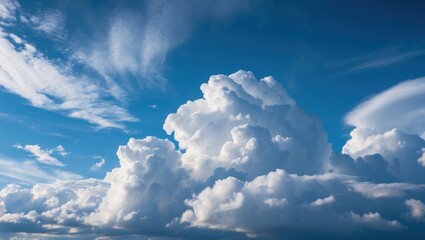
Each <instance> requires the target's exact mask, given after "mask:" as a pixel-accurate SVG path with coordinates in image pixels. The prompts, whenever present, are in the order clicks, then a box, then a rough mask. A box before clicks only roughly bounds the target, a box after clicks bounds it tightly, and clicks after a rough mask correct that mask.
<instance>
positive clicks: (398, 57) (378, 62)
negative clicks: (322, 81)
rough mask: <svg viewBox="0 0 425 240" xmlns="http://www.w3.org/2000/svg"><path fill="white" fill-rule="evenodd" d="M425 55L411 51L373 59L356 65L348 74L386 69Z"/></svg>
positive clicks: (422, 51)
mask: <svg viewBox="0 0 425 240" xmlns="http://www.w3.org/2000/svg"><path fill="white" fill-rule="evenodd" d="M423 55H425V50H418V51H411V52H405V53H398V54H395V55H390V56H383V57H378V58H376V59H371V60H369V61H366V62H364V63H361V64H359V65H356V66H354V67H352V68H350V69H349V70H347V71H346V73H351V72H356V71H360V70H368V69H374V68H381V67H385V66H388V65H391V64H395V63H398V62H401V61H404V60H407V59H409V58H414V57H418V56H423Z"/></svg>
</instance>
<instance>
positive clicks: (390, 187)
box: [348, 182, 425, 198]
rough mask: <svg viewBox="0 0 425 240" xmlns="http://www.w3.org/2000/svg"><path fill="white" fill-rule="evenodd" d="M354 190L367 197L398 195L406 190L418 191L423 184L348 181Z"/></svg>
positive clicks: (403, 193) (401, 194)
mask: <svg viewBox="0 0 425 240" xmlns="http://www.w3.org/2000/svg"><path fill="white" fill-rule="evenodd" d="M348 185H349V186H350V187H352V188H353V190H354V191H356V192H359V193H361V194H362V195H364V196H365V197H368V198H383V197H400V196H403V195H405V192H406V191H419V190H421V189H423V188H424V187H425V185H416V184H408V183H379V184H375V183H370V182H350V183H349V184H348Z"/></svg>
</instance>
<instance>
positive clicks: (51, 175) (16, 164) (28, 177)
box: [0, 159, 81, 184]
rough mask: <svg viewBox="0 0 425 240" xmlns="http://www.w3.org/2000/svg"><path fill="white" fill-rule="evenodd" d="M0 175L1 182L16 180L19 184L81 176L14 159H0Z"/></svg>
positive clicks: (78, 177)
mask: <svg viewBox="0 0 425 240" xmlns="http://www.w3.org/2000/svg"><path fill="white" fill-rule="evenodd" d="M0 169H2V171H0V176H1V181H2V182H18V183H21V184H35V183H43V182H53V181H55V180H58V179H62V180H70V179H80V178H81V176H79V175H77V174H74V173H70V172H66V171H62V170H58V169H50V168H45V167H40V166H38V165H36V164H35V163H33V162H30V161H24V162H22V161H15V160H8V159H0Z"/></svg>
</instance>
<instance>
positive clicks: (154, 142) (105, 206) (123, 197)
mask: <svg viewBox="0 0 425 240" xmlns="http://www.w3.org/2000/svg"><path fill="white" fill-rule="evenodd" d="M117 155H118V157H119V159H120V167H119V168H115V169H113V170H112V171H111V172H109V173H108V174H107V176H106V178H105V181H106V182H107V183H109V184H110V186H111V187H110V188H109V189H108V191H107V192H106V195H105V197H104V198H103V200H102V202H101V203H100V205H99V207H98V209H97V210H96V211H95V212H93V213H91V214H90V215H88V216H87V218H86V219H85V220H84V221H85V223H87V224H90V225H95V226H105V225H106V226H112V227H118V228H125V227H126V228H132V227H135V226H138V227H139V228H142V229H143V231H145V232H148V231H152V232H154V231H158V229H162V228H164V227H165V225H166V224H167V223H168V222H171V221H172V220H173V218H174V217H176V216H177V214H178V213H179V211H182V208H183V199H184V197H186V196H189V195H188V192H185V191H184V185H185V184H186V183H185V180H186V176H187V175H186V172H185V171H184V170H183V169H182V168H181V167H180V164H181V163H180V153H179V152H178V151H176V150H175V149H174V144H173V143H172V142H170V141H168V140H162V139H157V138H154V137H147V138H145V139H142V140H136V139H130V141H129V142H128V144H127V145H126V146H120V148H119V149H118V152H117ZM117 196H119V197H117Z"/></svg>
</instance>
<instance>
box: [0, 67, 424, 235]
mask: <svg viewBox="0 0 425 240" xmlns="http://www.w3.org/2000/svg"><path fill="white" fill-rule="evenodd" d="M201 90H202V91H203V98H201V99H197V100H195V101H189V102H188V103H186V104H184V105H182V106H181V107H180V108H179V109H178V110H177V112H176V113H174V114H170V115H169V116H168V117H167V120H166V121H165V124H164V129H165V130H166V131H167V132H168V133H169V134H174V139H175V140H176V141H177V142H178V144H179V147H176V146H175V144H174V143H173V142H172V141H170V140H164V139H158V138H155V137H152V136H149V137H146V138H144V139H133V138H132V139H130V140H129V141H128V143H127V144H126V145H124V146H120V147H119V149H118V151H117V155H118V158H119V166H118V167H117V168H115V169H113V170H112V171H110V172H108V173H107V174H106V177H105V179H103V180H98V179H85V180H72V181H56V182H50V183H47V184H36V185H34V186H33V187H19V186H17V185H9V186H7V187H6V188H4V189H3V190H1V191H0V212H2V216H3V215H4V216H7V217H4V219H2V220H3V223H0V229H1V227H2V226H7V227H9V229H11V230H9V231H21V232H22V231H26V232H29V233H31V232H41V233H43V232H49V233H54V234H57V235H62V234H63V235H68V234H74V235H73V236H74V237H77V238H78V237H84V236H86V237H87V236H92V235H90V234H94V233H96V234H98V235H105V236H107V235H120V234H126V236H130V235H133V234H134V236H136V238H137V236H140V235H149V236H158V235H160V236H161V237H164V236H172V237H179V238H191V237H192V238H193V237H195V238H205V237H210V238H226V237H228V238H243V237H245V235H246V236H250V237H254V236H256V237H259V238H274V237H280V236H285V237H288V238H291V237H294V238H295V237H298V238H300V237H304V236H306V237H309V236H312V235H313V234H314V235H318V236H332V237H336V238H338V237H344V236H347V235H350V234H352V233H358V232H360V233H361V234H360V235H361V236H365V238H367V237H370V236H372V235H370V234H373V236H374V237H381V236H385V235H386V234H387V233H383V232H386V231H392V230H397V231H400V232H399V234H400V235H401V236H411V235H412V234H416V235H423V233H424V230H423V228H420V227H415V226H417V225H418V224H420V223H421V222H420V221H416V220H417V217H414V216H415V215H416V216H418V215H421V214H422V212H423V211H422V210H421V209H422V207H421V206H422V205H420V204H418V202H415V201H421V202H420V203H422V201H423V199H424V187H423V183H424V180H423V177H421V175H423V171H424V168H423V167H422V166H420V165H419V163H418V162H417V159H418V157H419V155H420V154H422V152H421V149H422V147H423V146H422V145H421V144H422V141H423V139H421V138H419V137H418V136H415V135H409V134H405V133H403V132H402V131H399V130H389V131H384V132H382V131H378V130H373V131H372V130H371V131H368V130H358V129H357V130H355V131H354V133H352V139H351V140H349V142H350V141H351V142H350V143H347V147H346V148H345V149H346V151H347V152H346V153H349V154H352V155H353V156H349V155H346V154H343V155H341V154H337V153H334V154H332V156H331V154H330V151H331V149H330V145H329V144H328V143H327V140H326V134H325V133H324V132H323V130H322V128H321V126H320V123H319V122H318V121H317V120H316V119H314V118H312V117H309V116H307V115H306V114H304V113H303V112H302V111H301V110H300V109H299V108H298V107H297V105H296V103H295V101H294V100H292V99H291V98H290V97H289V96H288V95H287V94H286V92H285V90H284V89H283V88H282V87H281V86H280V85H279V83H278V82H277V81H275V80H273V79H272V78H264V79H262V80H260V81H257V80H256V78H255V77H254V76H253V75H252V74H251V73H250V72H244V71H240V72H237V73H235V74H233V75H230V76H225V75H216V76H212V77H211V78H210V80H209V81H208V83H206V84H203V85H202V86H201ZM60 149H62V148H56V150H58V151H59V152H60V151H61V150H60ZM62 150H63V151H64V152H65V150H64V149H62ZM353 157H356V158H355V159H354V158H353ZM0 167H1V166H0ZM363 170H365V171H364V172H363ZM366 170H367V171H366ZM399 170H400V171H401V173H400V172H397V171H399ZM15 171H17V170H15ZM363 173H364V175H362V174H363ZM412 173H413V174H412ZM3 174H5V173H3ZM6 174H7V172H6ZM409 174H410V175H414V176H409ZM12 175H13V174H12ZM375 176H378V177H375ZM407 199H410V200H408V201H406V200H407ZM412 199H415V201H411V200H412ZM416 199H418V200H416ZM18 200H19V201H18ZM17 203H19V204H17ZM407 209H409V210H410V216H411V217H405V216H407V215H406V211H407ZM33 211H35V212H33ZM359 213H362V214H359ZM363 213H365V214H363ZM388 219H391V220H388ZM7 224H9V225H7ZM415 224H416V225H415ZM404 226H407V228H405V227H404ZM16 229H17V230H16ZM22 229H25V230H22ZM216 230H219V231H216ZM362 234H364V235H362ZM356 236H357V235H356Z"/></svg>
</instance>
